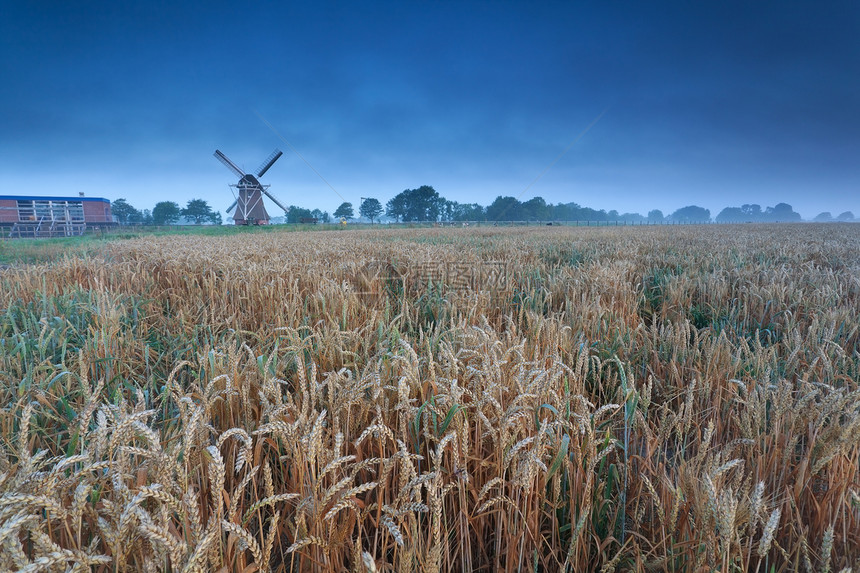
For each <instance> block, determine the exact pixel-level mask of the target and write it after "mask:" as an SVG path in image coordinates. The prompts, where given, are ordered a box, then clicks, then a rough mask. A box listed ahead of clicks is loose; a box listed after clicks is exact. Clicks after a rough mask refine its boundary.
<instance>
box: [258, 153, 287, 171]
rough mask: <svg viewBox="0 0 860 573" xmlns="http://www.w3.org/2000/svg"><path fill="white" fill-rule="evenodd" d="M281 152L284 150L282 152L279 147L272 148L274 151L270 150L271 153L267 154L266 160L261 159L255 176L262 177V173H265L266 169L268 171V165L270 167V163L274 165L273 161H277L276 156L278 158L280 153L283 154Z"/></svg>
mask: <svg viewBox="0 0 860 573" xmlns="http://www.w3.org/2000/svg"><path fill="white" fill-rule="evenodd" d="M283 154H284V152H283V151H281V150H280V149H276V150H274V151H273V152H272V154H271V155H270V156H268V157H267V158H266V160H265V161H263V164H262V165H260V168H259V169H257V177H262V176H263V173H265V172H266V171H268V170H269V167H271V166H272V165H274V164H275V161H277V160H278V158H279V157H280V156H281V155H283Z"/></svg>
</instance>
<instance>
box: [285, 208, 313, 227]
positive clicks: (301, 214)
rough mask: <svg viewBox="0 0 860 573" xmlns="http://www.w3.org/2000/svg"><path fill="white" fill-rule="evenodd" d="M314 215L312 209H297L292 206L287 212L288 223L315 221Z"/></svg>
mask: <svg viewBox="0 0 860 573" xmlns="http://www.w3.org/2000/svg"><path fill="white" fill-rule="evenodd" d="M313 218H314V214H313V212H312V211H311V210H310V209H304V208H302V207H296V206H295V205H290V210H289V211H288V212H287V223H301V222H302V219H305V220H307V219H313Z"/></svg>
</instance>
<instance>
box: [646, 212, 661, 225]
mask: <svg viewBox="0 0 860 573" xmlns="http://www.w3.org/2000/svg"><path fill="white" fill-rule="evenodd" d="M663 219H664V217H663V211H661V210H660V209H652V210H650V211H648V220H649V221H651V222H652V223H662V222H663Z"/></svg>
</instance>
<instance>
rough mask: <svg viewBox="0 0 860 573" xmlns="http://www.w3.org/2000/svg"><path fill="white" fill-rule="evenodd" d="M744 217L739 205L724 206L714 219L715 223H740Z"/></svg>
mask: <svg viewBox="0 0 860 573" xmlns="http://www.w3.org/2000/svg"><path fill="white" fill-rule="evenodd" d="M744 219H745V215H744V212H743V210H742V209H741V208H740V207H726V208H725V209H723V210H722V211H720V212H719V213H718V214H717V216H716V217H715V219H714V220H715V221H716V222H717V223H741V222H743V221H744Z"/></svg>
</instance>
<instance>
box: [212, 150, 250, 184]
mask: <svg viewBox="0 0 860 573" xmlns="http://www.w3.org/2000/svg"><path fill="white" fill-rule="evenodd" d="M215 157H216V158H217V159H218V161H220V162H221V163H223V164H224V165H226V166H227V169H229V170H230V171H232V172H233V173H235V174H236V176H237V177H239V178H242V177H244V176H245V172H244V171H242V170H241V169H239V167H238V166H237V165H236V164H235V163H233V162H232V161H230V160H229V159H227V156H226V155H224V154H223V153H221V151H220V150H218V149H216V150H215Z"/></svg>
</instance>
